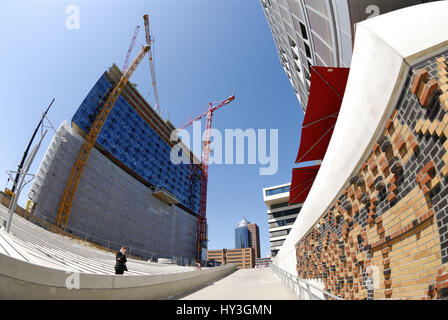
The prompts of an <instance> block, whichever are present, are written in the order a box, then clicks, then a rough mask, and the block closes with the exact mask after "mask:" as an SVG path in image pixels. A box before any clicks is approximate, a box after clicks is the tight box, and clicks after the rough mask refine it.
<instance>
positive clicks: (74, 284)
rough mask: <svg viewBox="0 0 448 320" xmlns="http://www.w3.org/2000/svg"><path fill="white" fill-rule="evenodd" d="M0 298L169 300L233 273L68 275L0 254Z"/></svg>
mask: <svg viewBox="0 0 448 320" xmlns="http://www.w3.org/2000/svg"><path fill="white" fill-rule="evenodd" d="M0 266H1V268H0V299H25V300H34V299H43V300H66V299H82V300H101V299H107V300H109V299H111V300H112V299H113V300H115V299H117V300H127V299H139V300H140V299H170V298H171V297H173V296H176V295H179V294H181V293H183V292H191V291H192V290H195V289H198V288H201V287H203V286H205V285H207V284H208V283H210V282H211V281H215V280H216V279H220V278H222V277H225V276H227V275H228V274H230V273H232V272H234V271H235V270H236V265H234V264H233V265H225V266H221V267H217V268H208V269H206V270H201V271H187V272H175V273H170V274H157V275H135V276H117V275H104V274H95V275H93V274H86V273H70V272H69V273H67V272H65V271H62V270H57V269H52V268H48V267H44V266H40V265H36V264H33V263H29V262H25V261H22V260H19V259H15V258H12V257H10V256H7V255H4V254H0Z"/></svg>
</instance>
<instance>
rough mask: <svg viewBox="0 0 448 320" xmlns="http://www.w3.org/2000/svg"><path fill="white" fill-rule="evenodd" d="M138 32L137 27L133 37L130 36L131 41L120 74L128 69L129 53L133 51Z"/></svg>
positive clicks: (138, 27)
mask: <svg viewBox="0 0 448 320" xmlns="http://www.w3.org/2000/svg"><path fill="white" fill-rule="evenodd" d="M139 30H140V26H137V27H136V28H135V31H134V35H133V36H132V40H131V44H130V45H129V50H128V53H127V54H126V58H125V59H124V63H123V68H122V69H121V72H123V73H124V72H125V71H126V69H127V68H128V62H129V57H130V56H131V52H132V50H133V49H134V46H135V39H137V34H138V31H139Z"/></svg>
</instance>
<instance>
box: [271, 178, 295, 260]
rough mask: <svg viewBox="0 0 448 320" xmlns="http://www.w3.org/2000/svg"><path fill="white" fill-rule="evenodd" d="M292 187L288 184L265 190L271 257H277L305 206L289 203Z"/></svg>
mask: <svg viewBox="0 0 448 320" xmlns="http://www.w3.org/2000/svg"><path fill="white" fill-rule="evenodd" d="M290 186H291V184H290V183H288V184H283V185H278V186H273V187H267V188H264V189H263V200H264V203H265V204H266V206H267V208H268V210H267V215H268V224H269V241H270V247H271V257H275V256H276V255H277V252H278V250H279V249H280V247H281V246H282V245H283V242H284V241H285V239H286V237H287V236H288V234H289V231H290V230H291V228H292V225H293V224H294V222H295V221H296V218H297V216H298V214H299V213H300V210H301V208H302V205H303V203H297V204H293V205H290V204H289V203H288V201H289V188H290Z"/></svg>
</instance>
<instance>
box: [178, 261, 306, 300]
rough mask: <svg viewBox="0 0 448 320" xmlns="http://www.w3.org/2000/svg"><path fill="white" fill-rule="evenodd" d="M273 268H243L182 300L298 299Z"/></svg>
mask: <svg viewBox="0 0 448 320" xmlns="http://www.w3.org/2000/svg"><path fill="white" fill-rule="evenodd" d="M297 299H298V295H297V294H295V293H294V292H292V291H291V290H290V289H289V288H288V287H287V286H286V285H285V284H284V283H282V282H280V280H278V279H277V278H276V277H275V275H274V273H273V272H272V270H271V268H258V269H241V270H238V271H236V272H234V273H232V274H231V275H229V276H227V277H225V278H224V279H221V280H219V281H217V282H215V283H213V284H211V285H210V286H207V287H205V288H203V289H201V290H199V291H196V292H194V293H192V294H190V295H188V296H185V297H183V298H182V299H181V300H297Z"/></svg>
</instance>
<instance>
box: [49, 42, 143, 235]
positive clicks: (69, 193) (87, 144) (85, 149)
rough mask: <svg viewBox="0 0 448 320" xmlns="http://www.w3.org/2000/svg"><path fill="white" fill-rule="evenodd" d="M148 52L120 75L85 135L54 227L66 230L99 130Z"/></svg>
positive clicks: (141, 51) (140, 55) (141, 55)
mask: <svg viewBox="0 0 448 320" xmlns="http://www.w3.org/2000/svg"><path fill="white" fill-rule="evenodd" d="M148 51H149V46H148V45H146V46H144V47H142V49H141V50H140V52H139V54H138V55H137V57H135V59H134V60H133V61H132V63H131V65H130V66H129V68H128V69H127V70H126V71H125V72H124V73H123V74H122V76H121V78H120V80H119V81H118V83H117V84H116V85H115V87H114V88H113V89H112V92H111V93H110V94H109V96H108V97H107V99H106V101H105V102H104V105H103V107H102V108H101V110H100V112H99V114H98V116H97V117H96V119H95V121H94V122H93V124H92V126H91V128H90V130H89V132H88V133H87V135H86V137H85V140H84V143H83V145H82V146H81V149H80V150H79V153H78V156H77V158H76V161H75V164H74V165H73V167H72V169H71V171H70V175H69V178H68V180H67V183H66V185H65V189H64V193H63V197H62V200H61V202H60V204H59V209H58V214H57V216H56V222H55V224H56V226H60V227H62V228H64V229H65V228H66V226H67V222H68V218H69V216H70V211H71V208H72V205H73V200H74V198H75V195H76V190H77V188H78V185H79V181H80V180H81V177H82V173H83V171H84V168H85V166H86V164H87V160H88V159H89V155H90V152H91V151H92V149H93V147H94V145H95V141H96V139H97V138H98V135H99V134H100V132H101V128H102V127H103V125H104V123H105V122H106V120H107V117H108V116H109V113H110V111H111V110H112V107H113V106H114V104H115V102H116V101H117V99H118V97H119V96H120V94H121V92H122V91H123V89H124V87H125V85H126V83H128V80H129V78H130V77H131V75H132V73H133V72H134V71H135V69H136V68H137V66H138V65H139V63H140V62H141V61H142V60H143V58H144V57H145V54H146V53H147V52H148Z"/></svg>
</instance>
